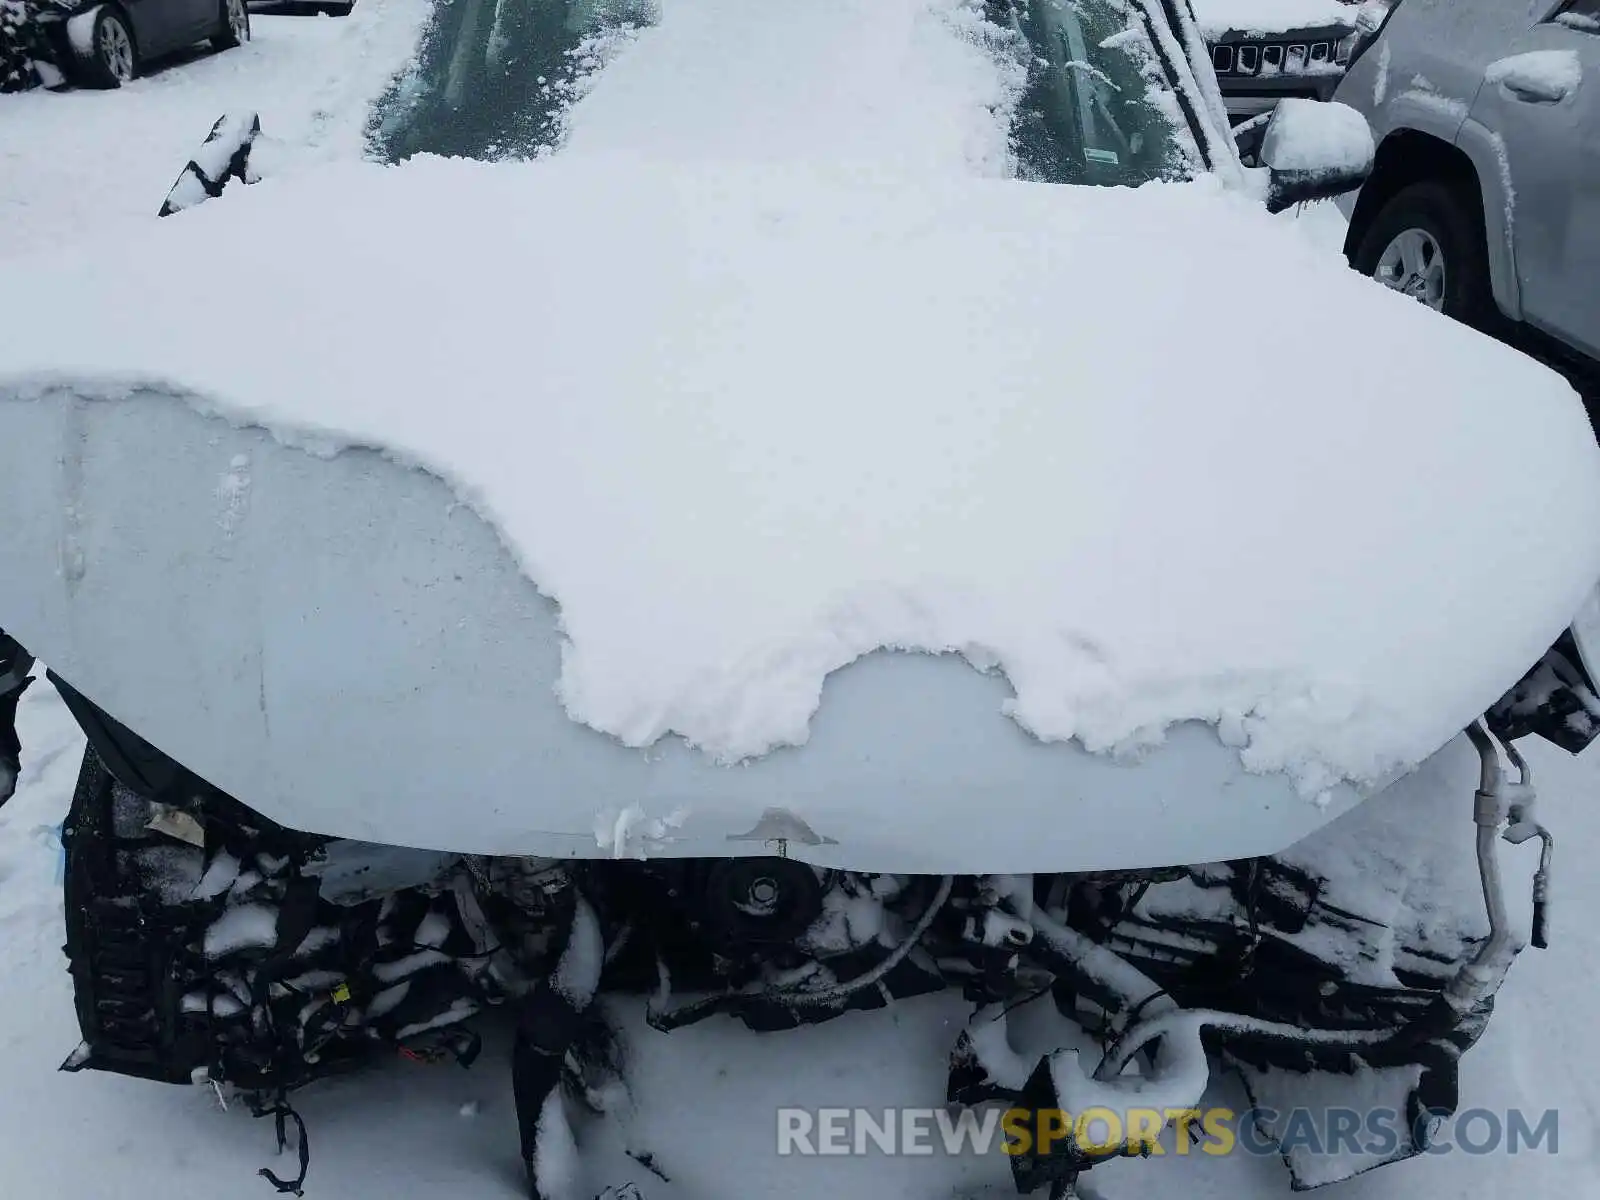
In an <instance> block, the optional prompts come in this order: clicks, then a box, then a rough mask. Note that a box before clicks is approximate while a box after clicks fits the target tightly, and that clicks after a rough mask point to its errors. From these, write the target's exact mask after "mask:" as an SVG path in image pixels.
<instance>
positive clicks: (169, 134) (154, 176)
mask: <svg viewBox="0 0 1600 1200" xmlns="http://www.w3.org/2000/svg"><path fill="white" fill-rule="evenodd" d="M427 11H428V10H427V4H426V0H373V2H368V0H363V3H362V4H360V5H358V6H357V8H356V10H355V11H354V12H353V13H352V14H351V15H350V16H349V17H347V18H342V19H333V18H327V17H314V18H313V17H282V16H265V15H262V14H260V13H257V14H255V15H254V16H253V17H252V27H253V37H252V39H251V40H250V42H248V43H247V44H246V45H244V46H241V47H239V48H238V49H236V50H228V51H225V52H223V53H221V54H214V53H211V52H210V51H209V50H199V49H197V50H195V51H193V52H192V53H190V54H188V55H184V56H180V57H179V58H178V59H176V60H174V61H173V62H172V63H170V64H162V65H160V66H159V67H158V68H157V69H156V71H155V72H154V73H153V74H151V75H149V76H147V77H146V78H143V79H138V80H135V81H134V82H133V83H131V84H128V85H127V86H125V87H123V88H121V89H119V90H117V91H109V92H99V91H88V90H85V91H70V92H63V93H54V92H47V91H44V90H43V89H36V90H34V91H31V92H23V93H20V94H17V95H9V96H4V97H0V259H4V258H6V257H10V256H12V255H16V254H19V253H23V252H25V251H28V250H38V249H42V248H46V247H50V246H56V245H63V244H67V243H70V242H71V240H72V239H73V238H74V237H75V236H76V235H78V234H79V233H81V232H82V231H84V230H86V229H90V228H96V227H98V228H102V229H104V228H107V227H108V226H111V227H114V226H115V223H116V222H120V221H142V220H148V219H149V218H151V217H153V216H154V215H155V213H156V210H157V209H159V208H160V207H161V201H162V200H163V198H165V196H166V194H167V189H169V188H170V187H171V186H172V185H173V183H174V182H175V181H176V180H177V178H178V174H179V172H181V171H182V170H183V167H184V164H185V163H187V162H188V161H189V159H190V157H191V156H192V155H193V154H194V153H195V151H196V150H197V149H198V148H199V146H200V143H201V141H202V140H203V139H204V138H205V136H206V134H207V133H208V132H210V130H211V125H212V123H213V122H214V121H215V120H216V119H217V118H218V117H219V116H221V115H222V114H223V113H224V112H226V111H238V110H251V109H254V110H256V111H258V112H260V113H261V114H262V127H263V133H265V134H267V135H268V136H271V137H273V138H275V139H280V140H281V141H282V142H283V143H284V144H285V145H286V146H287V147H289V148H291V149H292V150H293V152H294V154H295V157H297V158H299V159H300V160H302V161H305V162H316V161H319V160H323V159H327V158H339V157H349V156H351V155H357V154H360V152H361V144H362V128H363V125H364V123H365V120H366V104H365V102H366V101H367V100H368V99H369V98H370V97H372V96H374V95H376V94H377V93H378V92H379V91H380V90H382V88H383V86H384V84H385V83H387V82H388V80H389V79H390V77H391V76H392V75H393V74H394V73H395V72H396V71H397V70H399V69H400V67H402V66H403V65H404V64H405V62H406V59H407V58H408V56H409V55H410V53H411V48H412V46H413V45H414V44H415V42H416V38H417V32H418V30H419V29H420V28H421V25H422V21H423V19H424V18H425V17H426V15H427Z"/></svg>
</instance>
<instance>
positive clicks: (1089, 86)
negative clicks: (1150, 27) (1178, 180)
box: [1006, 0, 1192, 184]
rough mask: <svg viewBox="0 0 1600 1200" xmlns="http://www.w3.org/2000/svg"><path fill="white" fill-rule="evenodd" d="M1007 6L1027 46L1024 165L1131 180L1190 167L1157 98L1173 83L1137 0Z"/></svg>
mask: <svg viewBox="0 0 1600 1200" xmlns="http://www.w3.org/2000/svg"><path fill="white" fill-rule="evenodd" d="M1006 7H1007V9H1008V10H1009V12H1008V17H1009V23H1010V24H1011V25H1012V27H1013V29H1014V30H1015V31H1016V32H1017V33H1018V34H1020V35H1021V36H1022V37H1023V38H1024V39H1025V40H1026V43H1027V46H1028V48H1029V51H1030V53H1031V62H1030V64H1029V71H1028V88H1027V91H1026V93H1025V94H1024V96H1023V99H1022V103H1021V104H1020V105H1019V106H1018V108H1017V113H1016V117H1015V120H1014V123H1013V142H1014V146H1015V149H1016V154H1017V162H1018V174H1019V175H1021V176H1022V177H1023V178H1025V179H1037V180H1043V181H1046V182H1049V183H1130V184H1131V183H1144V182H1146V181H1148V180H1151V179H1157V178H1175V177H1181V176H1184V175H1187V174H1190V173H1191V167H1192V163H1191V160H1190V158H1189V156H1188V155H1187V154H1185V153H1184V152H1183V150H1182V149H1181V148H1180V142H1179V140H1178V139H1177V138H1176V137H1175V136H1174V133H1175V124H1174V120H1173V116H1172V114H1171V112H1170V110H1168V111H1163V109H1162V107H1159V106H1158V103H1157V99H1158V98H1159V97H1162V96H1166V97H1168V98H1170V97H1171V91H1172V89H1171V85H1170V83H1169V82H1168V81H1167V79H1166V77H1165V75H1164V74H1163V72H1162V70H1161V68H1160V65H1159V60H1158V59H1157V57H1156V55H1155V53H1154V51H1153V49H1152V48H1151V46H1150V42H1149V39H1148V36H1147V34H1146V33H1145V32H1144V29H1143V27H1142V24H1141V22H1140V17H1139V15H1138V11H1137V9H1136V7H1135V6H1133V5H1128V6H1126V7H1124V6H1123V5H1121V4H1117V3H1114V2H1112V0H1016V2H1015V3H1011V4H1008V5H1007V6H1006ZM1174 107H1175V106H1174Z"/></svg>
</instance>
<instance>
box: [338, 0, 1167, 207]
mask: <svg viewBox="0 0 1600 1200" xmlns="http://www.w3.org/2000/svg"><path fill="white" fill-rule="evenodd" d="M1161 11H1162V10H1161V8H1160V7H1159V6H1155V5H1151V6H1149V8H1146V6H1145V5H1144V4H1143V3H1141V2H1140V0H829V2H828V3H818V2H816V0H774V2H770V3H763V4H752V3H750V0H521V2H516V0H439V2H438V4H437V6H436V8H435V10H434V14H433V17H432V19H431V21H430V22H429V25H428V28H427V30H426V32H425V33H424V36H423V39H422V43H421V46H420V47H419V50H418V53H417V56H416V59H415V61H414V62H413V64H412V65H411V67H410V69H409V70H408V71H407V72H406V73H405V74H404V75H402V76H401V77H400V78H399V79H398V80H396V82H395V84H394V85H393V86H392V87H391V88H390V89H389V91H388V92H387V94H385V95H384V96H383V97H382V98H381V99H380V100H379V102H378V103H377V105H376V106H375V109H374V112H373V115H372V122H371V126H370V133H371V144H372V151H373V153H374V155H375V156H376V157H378V158H379V159H382V160H384V161H389V162H393V161H397V160H399V159H403V158H407V157H409V156H411V155H413V154H417V153H434V154H444V155H458V156H463V157H468V158H476V159H502V158H528V157H536V156H539V155H543V154H547V153H550V152H552V151H554V150H557V149H564V150H565V149H573V150H579V149H595V150H609V151H616V150H622V151H626V152H628V153H647V154H658V155H660V156H663V157H670V158H679V159H681V158H706V157H723V158H739V159H757V160H780V159H805V160H808V161H812V162H824V163H827V162H849V163H855V162H863V163H868V162H870V163H872V164H874V165H876V166H878V167H882V168H885V169H891V170H899V171H902V172H905V171H910V172H911V173H930V172H931V173H936V174H961V175H981V176H1016V177H1020V178H1023V179H1032V180H1043V181H1048V182H1056V183H1101V184H1136V183H1143V182H1146V181H1148V180H1152V179H1173V178H1182V177H1186V176H1189V175H1191V174H1193V173H1194V172H1195V171H1196V170H1197V169H1198V165H1199V164H1198V161H1197V159H1198V156H1197V154H1196V151H1195V139H1194V137H1193V134H1192V131H1191V130H1190V129H1189V128H1188V126H1187V125H1186V123H1185V121H1184V116H1183V114H1184V112H1185V110H1186V105H1185V104H1184V103H1183V102H1182V100H1181V98H1180V97H1179V96H1178V95H1177V94H1176V92H1175V89H1174V86H1173V83H1172V80H1171V74H1170V72H1169V70H1168V69H1167V67H1166V66H1165V65H1164V58H1163V55H1162V53H1161V52H1159V47H1161V46H1163V45H1168V46H1170V45H1171V44H1172V42H1171V31H1170V30H1169V29H1167V28H1166V26H1165V18H1164V17H1162V16H1161V15H1160V13H1161ZM1152 14H1155V15H1152ZM1153 21H1157V22H1161V26H1160V28H1158V29H1156V34H1157V36H1156V38H1155V39H1154V41H1153V40H1152V24H1151V23H1152V22H1153Z"/></svg>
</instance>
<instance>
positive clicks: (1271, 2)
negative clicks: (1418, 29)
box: [1194, 0, 1391, 124]
mask: <svg viewBox="0 0 1600 1200" xmlns="http://www.w3.org/2000/svg"><path fill="white" fill-rule="evenodd" d="M1390 4H1391V0H1194V8H1195V15H1196V16H1197V18H1198V19H1199V22H1200V29H1201V32H1202V34H1204V36H1205V39H1206V44H1207V46H1208V47H1209V48H1210V51H1211V65H1212V66H1213V67H1214V68H1215V70H1216V72H1217V81H1218V82H1219V83H1220V84H1221V86H1222V97H1223V100H1224V101H1225V102H1226V103H1227V106H1228V116H1229V117H1230V118H1231V119H1232V120H1233V121H1234V122H1235V123H1236V124H1237V123H1239V122H1243V121H1248V120H1250V119H1251V118H1253V117H1257V116H1260V115H1261V114H1262V113H1266V112H1270V111H1271V110H1272V108H1273V106H1274V105H1276V104H1277V103H1278V101H1279V100H1283V99H1287V98H1291V97H1298V98H1301V99H1306V100H1331V99H1332V98H1333V93H1334V89H1335V88H1336V87H1338V85H1339V80H1340V79H1342V78H1343V77H1344V73H1345V71H1346V70H1347V69H1348V68H1349V66H1350V64H1351V63H1352V62H1353V61H1354V60H1355V59H1356V58H1358V57H1360V55H1361V53H1362V51H1364V50H1365V49H1366V47H1367V45H1368V44H1370V42H1371V41H1372V38H1373V36H1374V35H1375V34H1376V32H1377V30H1378V29H1380V28H1381V27H1382V25H1383V21H1384V18H1385V17H1386V15H1387V13H1388V10H1389V8H1390Z"/></svg>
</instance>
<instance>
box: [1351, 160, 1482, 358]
mask: <svg viewBox="0 0 1600 1200" xmlns="http://www.w3.org/2000/svg"><path fill="white" fill-rule="evenodd" d="M1418 249H1420V250H1422V252H1423V258H1424V260H1426V261H1427V264H1428V265H1429V266H1430V267H1431V266H1432V265H1433V260H1432V257H1431V256H1433V255H1436V256H1437V260H1438V263H1439V265H1440V266H1441V267H1442V268H1443V281H1442V288H1438V289H1437V290H1438V291H1439V292H1441V293H1442V295H1439V296H1438V300H1439V301H1441V302H1442V303H1435V304H1433V305H1431V306H1432V307H1438V308H1439V309H1440V311H1442V312H1443V313H1444V314H1445V315H1446V316H1449V317H1454V318H1455V319H1456V320H1458V321H1461V322H1462V323H1464V324H1467V325H1471V326H1473V327H1474V328H1475V329H1481V330H1483V331H1485V332H1495V331H1497V330H1498V326H1499V325H1500V324H1501V318H1500V311H1499V309H1498V308H1497V307H1496V306H1495V302H1494V293H1493V288H1492V286H1491V283H1490V279H1489V251H1488V246H1487V243H1486V241H1485V236H1484V229H1483V214H1482V211H1481V209H1480V207H1479V202H1478V201H1477V198H1476V197H1473V196H1469V195H1468V194H1467V193H1466V189H1464V188H1461V187H1458V186H1454V185H1451V184H1447V183H1438V182H1432V181H1430V182H1426V183H1413V184H1411V185H1410V186H1408V187H1405V188H1402V189H1401V190H1400V191H1398V192H1396V193H1395V194H1394V195H1393V196H1391V197H1390V198H1389V201H1388V203H1386V204H1385V205H1384V206H1383V207H1382V208H1381V209H1379V210H1378V213H1377V215H1376V216H1375V217H1373V219H1372V223H1371V224H1370V225H1368V226H1367V229H1366V232H1365V233H1364V234H1362V237H1361V241H1360V242H1359V244H1358V245H1357V246H1356V251H1355V254H1354V255H1352V256H1351V260H1350V265H1351V266H1352V267H1354V268H1355V269H1356V270H1358V271H1360V272H1361V273H1362V274H1363V275H1367V276H1370V277H1372V278H1374V279H1378V281H1379V282H1380V283H1383V284H1384V285H1385V286H1386V287H1392V288H1396V290H1400V291H1406V292H1407V294H1411V295H1414V296H1415V295H1417V294H1418V292H1419V291H1422V290H1426V289H1425V284H1424V282H1423V281H1419V280H1416V277H1415V275H1414V274H1411V273H1408V274H1407V280H1408V281H1410V282H1411V286H1410V287H1409V288H1408V287H1405V286H1402V281H1401V280H1399V279H1397V278H1396V276H1395V275H1393V274H1391V273H1390V272H1391V271H1398V270H1405V267H1403V266H1400V265H1398V264H1397V263H1396V259H1397V258H1402V259H1403V258H1406V257H1407V256H1406V254H1405V252H1406V251H1407V250H1410V251H1412V254H1411V255H1410V259H1409V261H1411V262H1412V263H1415V261H1416V254H1415V251H1417V250H1418ZM1380 268H1383V271H1382V272H1381V273H1380ZM1385 275H1387V276H1388V277H1387V278H1385V277H1383V276H1385ZM1418 298H1419V299H1421V298H1423V297H1421V296H1418ZM1429 298H1432V297H1429Z"/></svg>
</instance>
